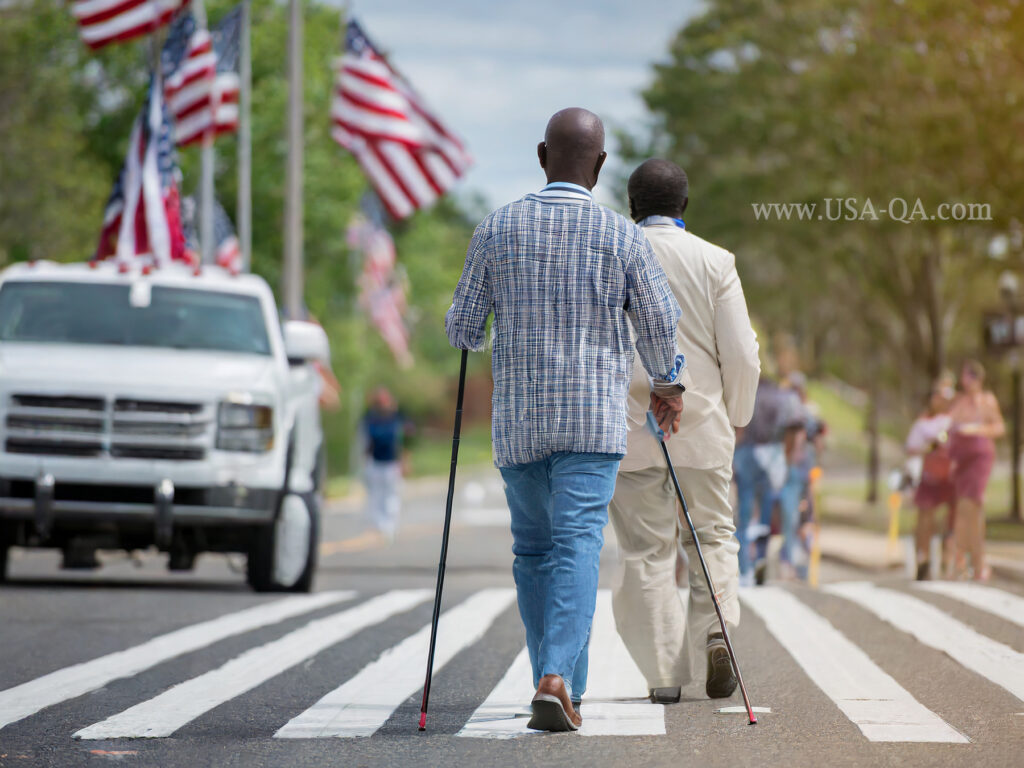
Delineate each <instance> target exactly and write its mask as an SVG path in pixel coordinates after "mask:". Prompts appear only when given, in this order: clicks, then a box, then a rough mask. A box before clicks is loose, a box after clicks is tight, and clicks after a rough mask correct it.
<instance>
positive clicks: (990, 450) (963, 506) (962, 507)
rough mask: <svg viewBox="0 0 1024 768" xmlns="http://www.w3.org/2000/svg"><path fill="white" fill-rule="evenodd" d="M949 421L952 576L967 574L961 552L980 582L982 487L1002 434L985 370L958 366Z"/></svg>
mask: <svg viewBox="0 0 1024 768" xmlns="http://www.w3.org/2000/svg"><path fill="white" fill-rule="evenodd" d="M949 415H950V417H951V418H952V420H953V425H952V430H951V433H950V434H951V439H950V446H949V450H950V457H951V458H952V459H953V486H954V489H955V491H956V526H955V529H954V540H955V542H956V550H955V551H956V569H957V573H956V575H957V576H958V577H960V578H963V577H966V576H967V567H966V561H965V559H964V558H965V555H967V554H969V555H970V556H971V569H972V571H973V574H974V578H975V579H978V580H979V581H985V580H987V579H988V578H989V575H990V570H989V568H988V567H987V566H986V565H985V510H984V506H983V505H984V501H985V487H986V486H987V485H988V479H989V476H990V475H991V474H992V464H993V463H994V461H995V445H994V443H993V441H994V440H997V439H998V438H1000V437H1002V436H1003V435H1004V434H1006V425H1005V424H1004V423H1003V415H1002V413H1000V411H999V402H998V401H997V400H996V396H995V395H993V394H992V393H991V392H990V391H988V390H986V389H985V369H984V368H983V367H982V366H981V363H979V362H977V361H976V360H968V361H967V362H966V363H964V365H963V368H961V370H960V394H959V395H958V396H957V398H956V400H954V401H953V407H952V409H951V411H950V414H949Z"/></svg>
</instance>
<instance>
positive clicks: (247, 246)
mask: <svg viewBox="0 0 1024 768" xmlns="http://www.w3.org/2000/svg"><path fill="white" fill-rule="evenodd" d="M251 13H252V9H251V6H250V2H249V0H242V19H241V24H240V29H239V31H238V35H239V38H240V40H239V46H240V50H239V59H238V70H239V71H238V75H239V78H240V80H241V82H240V84H239V94H238V200H237V207H236V217H235V218H236V219H237V220H238V242H239V245H240V246H241V249H242V271H243V272H250V271H252V127H251V124H250V118H251V109H252V107H251V104H252V101H251V99H252V49H251V39H250V35H251V24H252V20H251Z"/></svg>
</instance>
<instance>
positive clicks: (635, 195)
mask: <svg viewBox="0 0 1024 768" xmlns="http://www.w3.org/2000/svg"><path fill="white" fill-rule="evenodd" d="M628 191H629V210H630V214H631V215H632V217H633V219H634V220H635V221H636V222H637V223H639V224H640V226H641V227H643V230H644V234H645V235H646V237H647V239H648V241H649V242H650V243H651V246H652V247H653V248H654V253H655V255H656V256H657V257H658V261H659V262H660V263H661V265H662V267H664V269H665V273H666V274H667V275H668V281H669V285H670V286H671V287H672V292H673V293H674V294H675V297H676V299H677V300H678V301H679V303H680V304H681V305H683V306H684V307H686V310H687V312H686V317H685V318H683V319H682V320H681V321H680V322H679V327H678V328H677V331H676V332H677V343H678V344H679V347H680V349H684V350H686V357H687V395H686V400H687V403H686V412H685V413H684V414H683V417H682V424H681V426H680V433H679V436H678V437H677V438H676V439H674V440H673V441H672V442H671V443H670V444H669V453H670V454H671V457H672V464H673V466H674V467H675V470H676V475H677V476H678V478H679V482H680V485H681V486H682V488H683V491H684V493H685V494H686V497H687V498H686V500H687V504H688V506H689V510H690V516H691V518H692V519H693V524H694V528H695V529H696V530H697V536H698V538H699V539H700V545H701V550H702V551H703V553H704V556H705V559H706V560H707V564H708V569H709V571H710V573H711V578H712V580H713V581H714V583H715V588H716V589H717V590H718V592H719V595H718V596H719V600H720V601H721V604H722V610H723V612H724V614H725V617H726V621H727V622H728V623H729V624H730V625H736V624H737V623H738V622H739V617H740V607H739V602H738V600H737V594H736V589H737V585H738V578H739V561H738V558H737V550H738V548H739V544H738V542H737V540H736V539H735V538H734V536H733V533H734V531H735V528H734V526H733V514H732V507H731V505H730V503H729V483H730V480H731V478H732V455H733V447H734V442H735V430H734V427H742V426H744V425H746V423H747V422H748V421H750V417H751V414H752V413H753V410H754V396H755V394H756V392H757V382H758V376H759V374H760V370H761V365H760V361H759V359H758V345H757V337H756V336H755V334H754V329H753V328H752V327H751V325H750V317H749V316H748V314H747V304H746V301H745V300H744V298H743V288H742V287H741V286H740V279H739V275H737V273H736V259H735V257H734V256H733V255H732V254H731V253H729V252H728V251H726V250H724V249H722V248H719V247H718V246H715V245H712V244H711V243H709V242H707V241H706V240H702V239H701V238H699V237H697V236H696V235H694V234H692V233H691V232H689V231H688V230H687V229H686V225H685V224H684V223H683V212H684V211H685V210H686V206H687V203H688V202H689V184H688V182H687V178H686V174H685V173H684V172H683V169H682V168H680V167H679V166H677V165H675V164H674V163H672V162H669V161H668V160H658V159H655V160H648V161H647V162H645V163H643V164H642V165H641V166H640V167H639V168H637V169H636V170H635V171H634V172H633V174H632V175H631V176H630V177H629V187H628ZM648 390H649V387H648V383H647V375H646V373H645V372H644V371H642V370H640V369H639V368H637V369H635V371H634V376H633V383H632V385H631V387H630V398H629V439H628V446H629V447H628V450H627V453H626V457H625V458H624V459H623V461H622V464H621V467H620V472H619V480H618V485H617V487H616V489H615V496H614V499H613V500H612V504H611V520H612V525H613V526H614V527H615V533H616V537H617V539H618V543H619V552H620V555H621V557H622V569H621V573H620V575H619V578H618V579H617V580H616V584H615V586H614V588H613V593H612V608H613V610H614V613H615V622H616V625H617V627H618V629H619V634H621V635H622V638H623V640H624V641H625V643H626V647H627V648H628V649H629V651H630V654H631V655H632V656H633V659H634V660H635V661H636V663H637V666H638V667H639V668H640V671H641V672H643V673H644V676H645V677H646V678H647V684H648V686H649V688H650V691H651V698H652V699H653V700H654V701H656V702H661V703H669V702H676V701H679V698H680V692H681V686H683V685H685V684H687V683H688V682H689V680H690V679H691V678H692V677H693V672H692V671H691V670H692V668H693V666H694V659H693V656H695V655H696V653H695V651H696V650H697V649H698V648H700V649H702V650H703V651H704V653H705V656H706V661H707V676H706V678H705V681H704V684H705V692H706V693H707V695H708V696H709V697H711V698H725V697H727V696H730V695H731V694H732V692H733V691H734V690H735V688H736V678H735V677H734V676H733V672H732V666H731V664H730V661H729V654H728V651H727V649H726V647H725V640H724V638H723V636H722V634H721V628H720V626H719V624H718V617H717V614H716V613H715V610H714V605H713V604H712V602H711V595H710V593H709V592H708V589H707V584H706V582H705V580H704V574H703V572H702V571H701V569H700V565H699V563H698V560H697V553H696V550H695V548H694V544H693V540H692V538H691V536H690V534H689V530H688V528H687V527H686V526H685V525H682V524H681V521H680V519H679V516H678V514H677V503H676V496H675V490H674V487H673V485H672V482H671V480H670V478H669V475H668V471H667V468H666V467H665V459H664V456H663V455H662V452H661V448H660V447H659V446H658V444H657V443H656V442H655V441H654V440H653V439H652V437H651V435H650V433H649V431H648V430H647V429H646V428H645V415H646V411H647V407H648V394H647V393H648ZM680 538H682V542H683V545H684V547H685V550H686V552H687V555H688V560H689V595H688V597H687V599H686V600H685V601H684V600H681V599H680V596H679V590H678V589H677V588H676V558H677V551H678V544H677V542H678V541H679V540H680Z"/></svg>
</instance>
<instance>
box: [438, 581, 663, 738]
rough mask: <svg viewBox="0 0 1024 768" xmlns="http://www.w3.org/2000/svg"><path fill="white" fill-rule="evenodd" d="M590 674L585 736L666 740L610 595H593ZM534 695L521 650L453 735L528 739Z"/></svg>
mask: <svg viewBox="0 0 1024 768" xmlns="http://www.w3.org/2000/svg"><path fill="white" fill-rule="evenodd" d="M590 637H591V640H590V672H589V675H588V677H589V682H588V686H589V687H588V689H587V691H586V693H585V694H584V697H583V727H582V728H581V729H580V730H579V733H580V734H581V735H583V736H637V735H655V736H657V735H664V733H665V707H664V706H663V705H661V704H652V703H651V702H650V700H649V699H648V698H647V682H646V681H645V680H644V678H643V675H642V674H641V673H640V670H639V669H637V667H636V664H635V663H634V662H633V659H632V658H631V657H630V655H629V652H628V651H627V650H626V646H625V645H624V644H623V642H622V640H621V639H620V638H619V635H618V632H617V631H616V630H615V619H614V616H613V614H612V599H611V592H609V591H608V590H601V591H600V592H598V594H597V611H596V612H595V614H594V625H593V628H592V630H591V633H590ZM534 693H535V691H534V688H533V672H532V670H531V668H530V658H529V655H528V654H527V652H526V649H525V648H524V649H523V651H522V652H521V653H520V654H519V655H518V656H517V657H516V660H515V661H514V662H513V663H512V666H511V667H509V669H508V671H507V672H506V673H505V676H504V677H503V678H502V679H501V681H500V682H499V683H498V684H497V685H496V686H495V687H494V690H493V691H491V693H490V695H489V696H488V697H487V699H486V701H484V703H483V704H482V705H480V707H478V708H477V710H476V712H474V713H473V716H472V717H471V718H470V719H469V722H467V723H466V725H465V726H464V727H463V728H462V730H461V731H459V733H458V734H457V735H459V736H465V737H472V738H481V739H511V738H515V737H516V736H524V735H526V734H530V733H536V732H535V731H530V730H528V729H527V727H526V723H527V719H526V718H524V717H523V716H522V714H523V708H524V707H527V708H528V707H529V704H530V700H531V699H532V698H533V694H534Z"/></svg>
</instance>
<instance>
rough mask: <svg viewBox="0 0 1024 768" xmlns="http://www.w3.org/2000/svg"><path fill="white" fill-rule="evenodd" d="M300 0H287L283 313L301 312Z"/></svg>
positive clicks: (299, 314) (291, 315)
mask: <svg viewBox="0 0 1024 768" xmlns="http://www.w3.org/2000/svg"><path fill="white" fill-rule="evenodd" d="M302 140H303V136H302V0H289V24H288V162H287V167H286V169H285V171H286V172H285V202H284V269H283V282H284V285H283V286H282V292H283V293H284V308H285V313H286V314H287V316H288V317H289V318H291V319H293V320H295V319H298V318H300V317H301V316H302V312H303V301H302V294H303V274H302V271H303V270H302V144H303V141H302Z"/></svg>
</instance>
